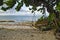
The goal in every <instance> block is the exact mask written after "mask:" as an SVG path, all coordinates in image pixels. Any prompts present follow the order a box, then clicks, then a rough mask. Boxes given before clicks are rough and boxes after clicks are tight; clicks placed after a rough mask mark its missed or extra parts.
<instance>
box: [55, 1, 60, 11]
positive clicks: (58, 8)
mask: <svg viewBox="0 0 60 40" xmlns="http://www.w3.org/2000/svg"><path fill="white" fill-rule="evenodd" d="M56 10H58V11H60V2H59V3H58V5H57V7H56Z"/></svg>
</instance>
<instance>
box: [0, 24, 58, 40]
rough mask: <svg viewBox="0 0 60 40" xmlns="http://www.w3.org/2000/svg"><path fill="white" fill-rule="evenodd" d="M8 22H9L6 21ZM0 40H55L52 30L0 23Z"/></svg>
mask: <svg viewBox="0 0 60 40" xmlns="http://www.w3.org/2000/svg"><path fill="white" fill-rule="evenodd" d="M7 24H9V23H7ZM0 40H57V39H56V38H55V36H54V32H53V31H46V32H42V31H39V30H37V29H34V28H33V27H31V26H22V25H17V24H14V25H13V24H12V25H11V24H9V25H6V23H5V24H1V23H0Z"/></svg>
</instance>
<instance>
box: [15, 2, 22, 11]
mask: <svg viewBox="0 0 60 40" xmlns="http://www.w3.org/2000/svg"><path fill="white" fill-rule="evenodd" d="M22 6H23V2H22V1H21V3H18V5H17V7H16V8H15V9H16V10H17V11H19V10H20V9H21V7H22Z"/></svg>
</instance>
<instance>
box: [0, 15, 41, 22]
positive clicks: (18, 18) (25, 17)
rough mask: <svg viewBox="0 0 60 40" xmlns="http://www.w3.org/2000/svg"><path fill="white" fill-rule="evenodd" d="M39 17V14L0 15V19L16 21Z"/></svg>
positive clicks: (33, 19)
mask: <svg viewBox="0 0 60 40" xmlns="http://www.w3.org/2000/svg"><path fill="white" fill-rule="evenodd" d="M40 17H41V16H20V15H6V16H0V20H14V21H16V22H23V21H37V20H38V19H39V18H40Z"/></svg>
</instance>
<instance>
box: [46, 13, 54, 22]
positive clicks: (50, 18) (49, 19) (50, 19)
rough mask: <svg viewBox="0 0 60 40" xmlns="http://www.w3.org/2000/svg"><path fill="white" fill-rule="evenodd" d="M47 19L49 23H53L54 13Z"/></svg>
mask: <svg viewBox="0 0 60 40" xmlns="http://www.w3.org/2000/svg"><path fill="white" fill-rule="evenodd" d="M47 19H48V21H50V22H51V21H53V20H54V19H55V14H54V13H51V14H50V15H49V17H48V18H47Z"/></svg>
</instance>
